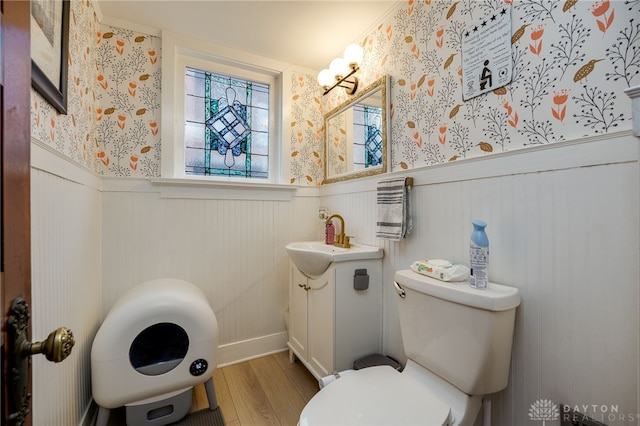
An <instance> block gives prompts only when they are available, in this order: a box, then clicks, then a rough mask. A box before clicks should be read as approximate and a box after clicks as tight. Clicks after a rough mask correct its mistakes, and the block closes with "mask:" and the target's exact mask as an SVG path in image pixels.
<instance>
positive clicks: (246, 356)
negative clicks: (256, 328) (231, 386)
mask: <svg viewBox="0 0 640 426" xmlns="http://www.w3.org/2000/svg"><path fill="white" fill-rule="evenodd" d="M287 340H289V334H288V333H287V332H285V331H283V332H280V333H275V334H270V335H268V336H261V337H256V338H254V339H248V340H242V341H239V342H234V343H229V344H226V345H221V346H218V368H221V367H225V366H227V365H231V364H237V363H239V362H243V361H248V360H251V359H254V358H259V357H262V356H265V355H271V354H274V353H278V352H282V351H284V350H287Z"/></svg>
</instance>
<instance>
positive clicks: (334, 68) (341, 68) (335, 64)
mask: <svg viewBox="0 0 640 426" xmlns="http://www.w3.org/2000/svg"><path fill="white" fill-rule="evenodd" d="M329 70H330V71H331V73H332V74H333V75H334V76H336V77H337V76H340V77H344V76H345V75H347V74H349V68H348V67H347V63H346V62H345V61H344V59H342V58H335V59H334V60H333V61H331V63H330V64H329Z"/></svg>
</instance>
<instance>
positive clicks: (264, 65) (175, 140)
mask: <svg viewBox="0 0 640 426" xmlns="http://www.w3.org/2000/svg"><path fill="white" fill-rule="evenodd" d="M186 67H191V68H196V69H199V70H202V71H209V72H213V73H217V74H224V75H229V76H232V77H236V78H240V79H247V80H252V81H257V82H262V83H266V84H268V85H269V86H270V89H269V177H268V178H267V179H264V178H250V177H235V176H221V175H210V176H199V175H188V174H186V172H185V162H184V161H185V141H184V133H185V70H186ZM161 68H162V129H161V147H162V155H161V176H162V178H163V179H182V180H204V181H208V182H212V183H216V182H219V183H222V182H232V183H247V184H255V185H264V184H279V183H282V175H283V171H282V166H281V155H282V145H283V144H282V114H283V112H282V110H283V107H282V96H283V85H282V81H283V73H284V71H285V69H286V64H282V63H280V62H278V61H274V60H269V59H266V58H263V57H260V56H257V55H253V54H250V53H245V52H239V51H237V50H234V49H229V48H225V47H222V46H217V45H214V44H211V43H207V42H204V41H200V40H195V39H191V38H187V37H184V36H180V35H177V34H173V33H170V32H166V31H163V33H162V67H161Z"/></svg>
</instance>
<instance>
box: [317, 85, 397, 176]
mask: <svg viewBox="0 0 640 426" xmlns="http://www.w3.org/2000/svg"><path fill="white" fill-rule="evenodd" d="M388 80H389V77H388V76H385V77H382V78H380V79H378V80H376V81H375V82H374V83H373V84H371V85H370V86H369V87H367V88H365V89H364V90H362V91H361V92H360V93H358V94H356V95H355V96H354V97H352V98H351V99H349V100H348V101H346V102H345V103H343V104H341V105H339V106H337V107H336V108H334V109H333V110H331V111H329V113H327V114H326V115H325V116H324V130H325V132H324V134H325V149H324V152H325V162H324V167H325V180H324V183H331V182H340V181H343V180H347V179H355V178H358V177H363V176H370V175H374V174H378V173H384V172H386V171H387V139H388V126H387V113H388V103H387V99H388V87H389V83H388Z"/></svg>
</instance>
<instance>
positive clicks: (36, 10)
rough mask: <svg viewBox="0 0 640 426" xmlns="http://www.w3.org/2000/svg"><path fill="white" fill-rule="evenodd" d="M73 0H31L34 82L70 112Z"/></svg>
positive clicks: (58, 106) (62, 110) (51, 100)
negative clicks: (68, 69) (69, 65)
mask: <svg viewBox="0 0 640 426" xmlns="http://www.w3.org/2000/svg"><path fill="white" fill-rule="evenodd" d="M69 8H70V4H69V0H31V85H32V86H33V88H34V89H35V90H36V91H37V92H38V93H40V94H41V95H42V96H43V97H44V98H45V99H46V100H47V101H48V102H49V103H50V104H51V105H53V107H54V108H55V109H56V110H57V111H58V112H59V113H60V114H66V113H67V67H68V63H67V60H68V56H67V55H68V50H69Z"/></svg>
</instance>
